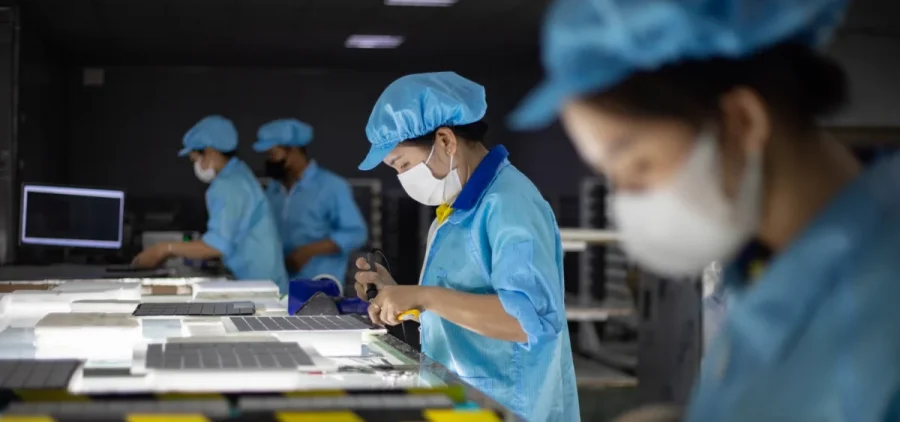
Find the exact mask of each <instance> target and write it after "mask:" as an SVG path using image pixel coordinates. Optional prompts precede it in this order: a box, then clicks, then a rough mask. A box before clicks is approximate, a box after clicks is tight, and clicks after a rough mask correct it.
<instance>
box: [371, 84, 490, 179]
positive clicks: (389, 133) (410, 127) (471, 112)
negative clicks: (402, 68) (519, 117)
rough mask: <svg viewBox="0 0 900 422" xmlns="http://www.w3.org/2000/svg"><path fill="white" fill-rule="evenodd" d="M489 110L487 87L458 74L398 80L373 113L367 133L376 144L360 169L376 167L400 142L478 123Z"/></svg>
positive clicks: (389, 88)
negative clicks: (486, 99) (444, 129)
mask: <svg viewBox="0 0 900 422" xmlns="http://www.w3.org/2000/svg"><path fill="white" fill-rule="evenodd" d="M486 111H487V101H485V97H484V87H483V86H481V85H478V84H477V83H475V82H472V81H470V80H468V79H466V78H463V77H462V76H459V75H457V74H456V73H453V72H438V73H419V74H414V75H407V76H404V77H402V78H400V79H397V80H396V81H394V83H392V84H390V85H388V87H387V88H386V89H385V90H384V92H383V93H382V94H381V97H379V98H378V102H376V103H375V108H373V109H372V114H371V115H370V116H369V123H368V124H366V136H367V137H368V138H369V142H371V143H372V147H371V148H370V149H369V155H367V156H366V159H365V160H363V162H362V163H361V164H360V165H359V169H360V170H371V169H373V168H375V167H376V166H378V164H380V163H381V162H382V161H384V158H385V157H387V155H388V154H390V153H391V151H392V150H393V149H394V147H396V146H397V144H399V143H400V142H403V141H406V140H409V139H413V138H418V137H419V136H423V135H427V134H429V133H431V132H433V131H435V130H437V129H438V128H440V127H442V126H460V125H467V124H470V123H475V122H477V121H480V120H481V119H483V118H484V113H485V112H486Z"/></svg>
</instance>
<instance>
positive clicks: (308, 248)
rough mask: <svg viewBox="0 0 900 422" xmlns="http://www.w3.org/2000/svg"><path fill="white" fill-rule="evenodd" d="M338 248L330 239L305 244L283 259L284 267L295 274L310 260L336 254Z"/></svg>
mask: <svg viewBox="0 0 900 422" xmlns="http://www.w3.org/2000/svg"><path fill="white" fill-rule="evenodd" d="M339 251H340V248H339V247H338V245H337V244H336V243H334V242H333V241H331V239H325V240H320V241H318V242H313V243H307V244H306V245H303V246H300V247H298V248H296V249H294V250H293V251H291V253H290V254H289V255H288V256H287V257H285V260H284V261H285V262H284V265H285V267H287V269H288V271H290V272H292V273H293V272H296V271H300V270H301V269H303V267H304V266H306V264H307V263H308V262H309V260H310V259H312V258H313V257H316V256H319V255H331V254H335V253H338V252H339Z"/></svg>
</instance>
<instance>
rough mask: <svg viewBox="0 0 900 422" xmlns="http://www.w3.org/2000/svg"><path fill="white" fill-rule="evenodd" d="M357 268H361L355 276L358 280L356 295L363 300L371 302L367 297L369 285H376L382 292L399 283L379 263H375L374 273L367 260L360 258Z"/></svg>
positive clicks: (357, 261)
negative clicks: (384, 287) (386, 287)
mask: <svg viewBox="0 0 900 422" xmlns="http://www.w3.org/2000/svg"><path fill="white" fill-rule="evenodd" d="M356 268H359V269H360V271H357V272H356V275H355V276H354V278H355V279H356V283H355V285H354V287H355V288H356V295H357V296H359V298H360V299H362V300H369V298H368V297H366V285H367V284H374V285H375V287H377V288H378V291H379V292H381V288H382V287H383V286H395V285H397V282H396V281H394V277H392V276H391V273H389V272H388V270H387V268H384V267H383V266H382V265H381V264H379V263H375V271H372V270H371V269H370V268H369V263H368V262H366V259H365V258H359V259H357V260H356Z"/></svg>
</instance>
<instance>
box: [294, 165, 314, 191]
mask: <svg viewBox="0 0 900 422" xmlns="http://www.w3.org/2000/svg"><path fill="white" fill-rule="evenodd" d="M318 172H319V164H318V163H316V160H312V161H310V162H309V164H307V165H306V170H303V174H302V175H301V176H300V180H299V181H297V184H299V185H300V187H303V188H305V187H308V186H309V184H310V183H312V181H313V180H314V179H315V178H316V173H318Z"/></svg>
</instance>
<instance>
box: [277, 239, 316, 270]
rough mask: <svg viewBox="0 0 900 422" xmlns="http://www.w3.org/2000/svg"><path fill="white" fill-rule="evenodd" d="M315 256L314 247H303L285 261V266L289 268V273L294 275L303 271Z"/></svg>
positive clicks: (295, 250)
mask: <svg viewBox="0 0 900 422" xmlns="http://www.w3.org/2000/svg"><path fill="white" fill-rule="evenodd" d="M313 256H315V254H314V253H313V250H312V247H310V245H305V246H301V247H299V248H297V249H294V251H293V252H291V254H290V255H288V256H287V259H285V260H284V261H285V262H284V264H285V267H287V270H288V273H290V274H293V273H296V272H298V271H300V270H302V269H303V267H305V266H306V264H307V263H308V262H309V260H310V259H312V258H313Z"/></svg>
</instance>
